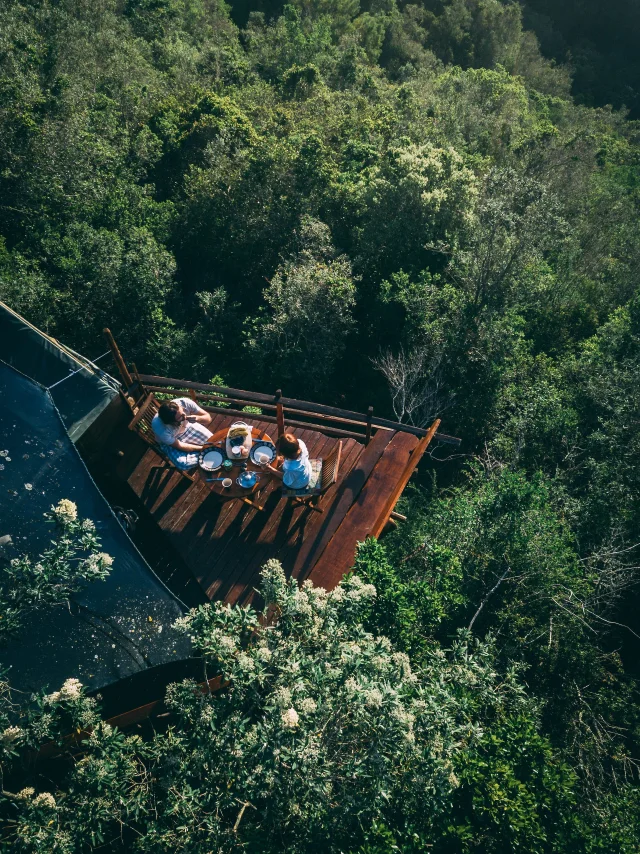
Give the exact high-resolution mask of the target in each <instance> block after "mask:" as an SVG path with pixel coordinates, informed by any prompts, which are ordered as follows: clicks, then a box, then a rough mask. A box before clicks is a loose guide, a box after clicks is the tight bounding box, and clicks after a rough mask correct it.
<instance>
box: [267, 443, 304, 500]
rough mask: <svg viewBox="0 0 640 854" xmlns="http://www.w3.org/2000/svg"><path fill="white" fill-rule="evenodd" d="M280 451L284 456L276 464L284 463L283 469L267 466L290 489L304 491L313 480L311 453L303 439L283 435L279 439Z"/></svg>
mask: <svg viewBox="0 0 640 854" xmlns="http://www.w3.org/2000/svg"><path fill="white" fill-rule="evenodd" d="M278 451H279V452H280V454H282V457H281V458H279V459H278V460H277V461H276V462H277V463H279V462H282V468H281V469H280V468H276V466H267V468H268V469H269V471H271V472H272V473H273V474H275V475H276V476H277V477H281V478H282V482H283V483H284V485H285V486H286V487H287V488H288V489H304V488H305V486H308V485H309V480H310V479H311V463H310V462H309V451H307V446H306V445H305V443H304V442H303V441H302V439H296V437H295V436H294V435H293V433H283V435H282V436H280V438H279V439H278Z"/></svg>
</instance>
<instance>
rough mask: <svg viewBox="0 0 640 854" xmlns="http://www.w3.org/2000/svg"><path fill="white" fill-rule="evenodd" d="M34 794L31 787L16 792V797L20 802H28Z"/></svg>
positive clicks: (34, 791)
mask: <svg viewBox="0 0 640 854" xmlns="http://www.w3.org/2000/svg"><path fill="white" fill-rule="evenodd" d="M35 793H36V790H35V789H34V788H33V786H27V787H26V789H21V790H20V791H19V792H18V795H17V797H18V798H19V799H20V800H21V801H28V800H29V798H32V797H33V796H34V795H35Z"/></svg>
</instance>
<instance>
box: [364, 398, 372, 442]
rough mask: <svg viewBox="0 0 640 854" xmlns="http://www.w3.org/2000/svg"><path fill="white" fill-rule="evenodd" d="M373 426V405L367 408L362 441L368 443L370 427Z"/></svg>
mask: <svg viewBox="0 0 640 854" xmlns="http://www.w3.org/2000/svg"><path fill="white" fill-rule="evenodd" d="M372 427H373V406H370V407H369V408H368V409H367V432H366V433H365V437H364V443H365V445H368V444H369V442H370V441H371V428H372Z"/></svg>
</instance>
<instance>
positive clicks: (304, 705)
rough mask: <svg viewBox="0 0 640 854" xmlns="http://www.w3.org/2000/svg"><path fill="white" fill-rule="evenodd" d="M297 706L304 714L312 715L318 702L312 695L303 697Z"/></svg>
mask: <svg viewBox="0 0 640 854" xmlns="http://www.w3.org/2000/svg"><path fill="white" fill-rule="evenodd" d="M298 708H299V709H300V711H301V712H302V713H303V714H304V715H312V714H313V713H314V712H315V711H316V709H317V708H318V704H317V703H316V701H315V700H314V699H313V697H305V698H304V699H303V700H300V702H299V703H298Z"/></svg>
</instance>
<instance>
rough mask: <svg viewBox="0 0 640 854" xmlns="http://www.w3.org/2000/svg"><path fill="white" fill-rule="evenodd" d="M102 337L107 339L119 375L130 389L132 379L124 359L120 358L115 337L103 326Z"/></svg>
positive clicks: (120, 354)
mask: <svg viewBox="0 0 640 854" xmlns="http://www.w3.org/2000/svg"><path fill="white" fill-rule="evenodd" d="M102 332H103V334H104V337H105V338H106V339H107V344H108V345H109V349H110V350H111V353H112V355H113V358H114V360H115V363H116V365H117V366H118V370H119V371H120V376H121V377H122V379H123V380H124V384H125V386H126V387H127V389H130V388H131V386H132V385H133V380H132V379H131V374H130V373H129V369H128V368H127V366H126V364H125V361H124V359H123V358H122V353H121V352H120V350H118V345H117V344H116V341H115V338H114V337H113V335H112V334H111V330H110V329H108V328H105V329H103V330H102Z"/></svg>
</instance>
